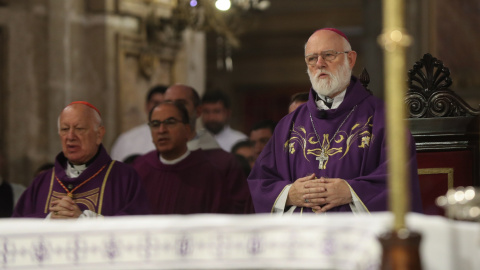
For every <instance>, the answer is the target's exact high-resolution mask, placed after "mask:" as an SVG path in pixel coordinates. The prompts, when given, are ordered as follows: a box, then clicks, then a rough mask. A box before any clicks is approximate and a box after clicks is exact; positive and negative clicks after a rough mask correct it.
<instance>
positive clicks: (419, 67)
mask: <svg viewBox="0 0 480 270" xmlns="http://www.w3.org/2000/svg"><path fill="white" fill-rule="evenodd" d="M451 85H452V79H451V78H450V70H449V69H448V68H447V67H445V66H444V65H443V62H442V61H440V60H438V59H437V58H435V57H433V56H432V55H431V54H429V53H427V54H425V55H423V58H422V59H420V61H417V62H416V63H415V64H414V65H413V68H412V69H410V70H409V71H408V92H407V94H406V96H405V103H406V104H407V106H408V111H409V114H410V115H409V117H410V118H429V117H451V116H467V115H480V111H479V110H476V109H473V108H472V107H470V106H469V105H468V104H467V103H466V102H465V101H464V100H463V99H462V98H461V97H459V96H458V95H457V94H455V92H453V91H452V90H451V89H449V87H450V86H451Z"/></svg>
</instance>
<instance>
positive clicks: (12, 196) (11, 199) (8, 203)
mask: <svg viewBox="0 0 480 270" xmlns="http://www.w3.org/2000/svg"><path fill="white" fill-rule="evenodd" d="M4 166H5V161H4V159H3V155H2V154H1V153H0V218H6V217H10V216H11V215H12V214H13V209H14V207H15V205H16V204H17V201H18V199H19V198H20V196H21V195H22V193H23V192H24V191H25V187H24V186H23V185H21V184H17V183H10V182H8V181H6V180H4V178H3V177H2V175H4V173H5V167H4Z"/></svg>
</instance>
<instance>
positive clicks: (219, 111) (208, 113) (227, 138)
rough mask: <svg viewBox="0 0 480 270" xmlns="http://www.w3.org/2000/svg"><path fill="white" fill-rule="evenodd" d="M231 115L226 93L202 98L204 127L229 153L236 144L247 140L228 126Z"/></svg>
mask: <svg viewBox="0 0 480 270" xmlns="http://www.w3.org/2000/svg"><path fill="white" fill-rule="evenodd" d="M231 113H232V112H231V109H230V99H229V98H228V97H227V95H226V94H225V93H223V92H221V91H212V92H207V93H205V95H204V96H203V98H202V122H203V126H204V127H205V128H206V129H207V130H208V131H209V132H210V133H212V134H213V135H214V137H215V139H216V140H217V142H218V144H220V147H222V149H223V150H225V151H227V152H230V150H231V149H232V146H233V145H234V144H235V143H236V142H238V141H240V140H245V139H247V135H245V134H243V133H242V132H240V131H238V130H234V129H232V128H231V127H230V126H229V125H228V120H229V119H230V115H231Z"/></svg>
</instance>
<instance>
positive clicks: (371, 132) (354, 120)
mask: <svg viewBox="0 0 480 270" xmlns="http://www.w3.org/2000/svg"><path fill="white" fill-rule="evenodd" d="M356 59H357V53H356V52H355V51H352V48H351V45H350V43H349V41H348V39H347V37H346V35H345V34H344V33H342V32H341V31H339V30H338V29H334V28H323V29H320V30H317V31H316V32H314V33H313V34H312V35H311V36H310V38H309V39H308V41H307V43H306V45H305V62H306V66H307V72H308V76H309V77H310V82H311V84H312V88H311V90H310V95H309V99H308V101H307V104H306V105H303V106H301V107H299V108H297V109H296V110H295V111H294V112H292V113H290V114H288V115H287V116H285V117H284V118H283V119H282V120H281V121H280V122H279V123H278V125H277V127H276V129H275V132H274V134H273V137H272V138H271V139H270V140H269V142H268V144H267V145H266V147H265V148H264V150H263V151H262V153H261V155H260V156H259V157H258V159H257V162H256V163H255V167H254V168H253V170H252V172H251V174H250V176H249V178H248V182H249V186H250V191H251V194H252V199H253V203H254V206H255V211H256V212H259V213H263V212H271V213H274V214H279V215H283V214H290V213H295V212H298V213H313V212H314V213H317V214H320V213H326V212H354V213H368V212H370V211H385V210H387V197H388V192H387V160H386V159H387V156H386V142H385V140H386V136H385V135H386V134H385V110H384V103H383V101H381V100H380V99H378V98H376V97H374V96H373V95H372V94H371V93H369V91H367V90H366V89H365V88H364V87H363V86H362V85H361V83H360V82H359V81H358V79H357V78H355V77H354V76H352V69H353V66H354V65H355V61H356ZM391 143H395V142H391ZM405 147H406V148H408V149H409V153H410V154H409V162H408V164H406V165H408V166H409V167H408V170H410V176H411V179H405V181H411V183H410V189H411V190H410V193H411V207H412V210H413V211H417V212H421V201H420V191H419V184H418V175H417V162H416V154H415V144H414V143H413V138H412V137H411V136H409V143H408V144H407V145H405Z"/></svg>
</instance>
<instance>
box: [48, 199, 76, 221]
mask: <svg viewBox="0 0 480 270" xmlns="http://www.w3.org/2000/svg"><path fill="white" fill-rule="evenodd" d="M48 210H49V211H50V212H51V213H52V214H51V215H50V218H52V219H66V218H78V217H79V216H80V215H81V214H82V210H80V208H79V207H78V205H77V204H76V203H75V202H74V201H73V199H72V198H70V197H68V196H64V197H62V198H61V199H59V200H55V201H52V202H51V203H50V208H49V209H48Z"/></svg>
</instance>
